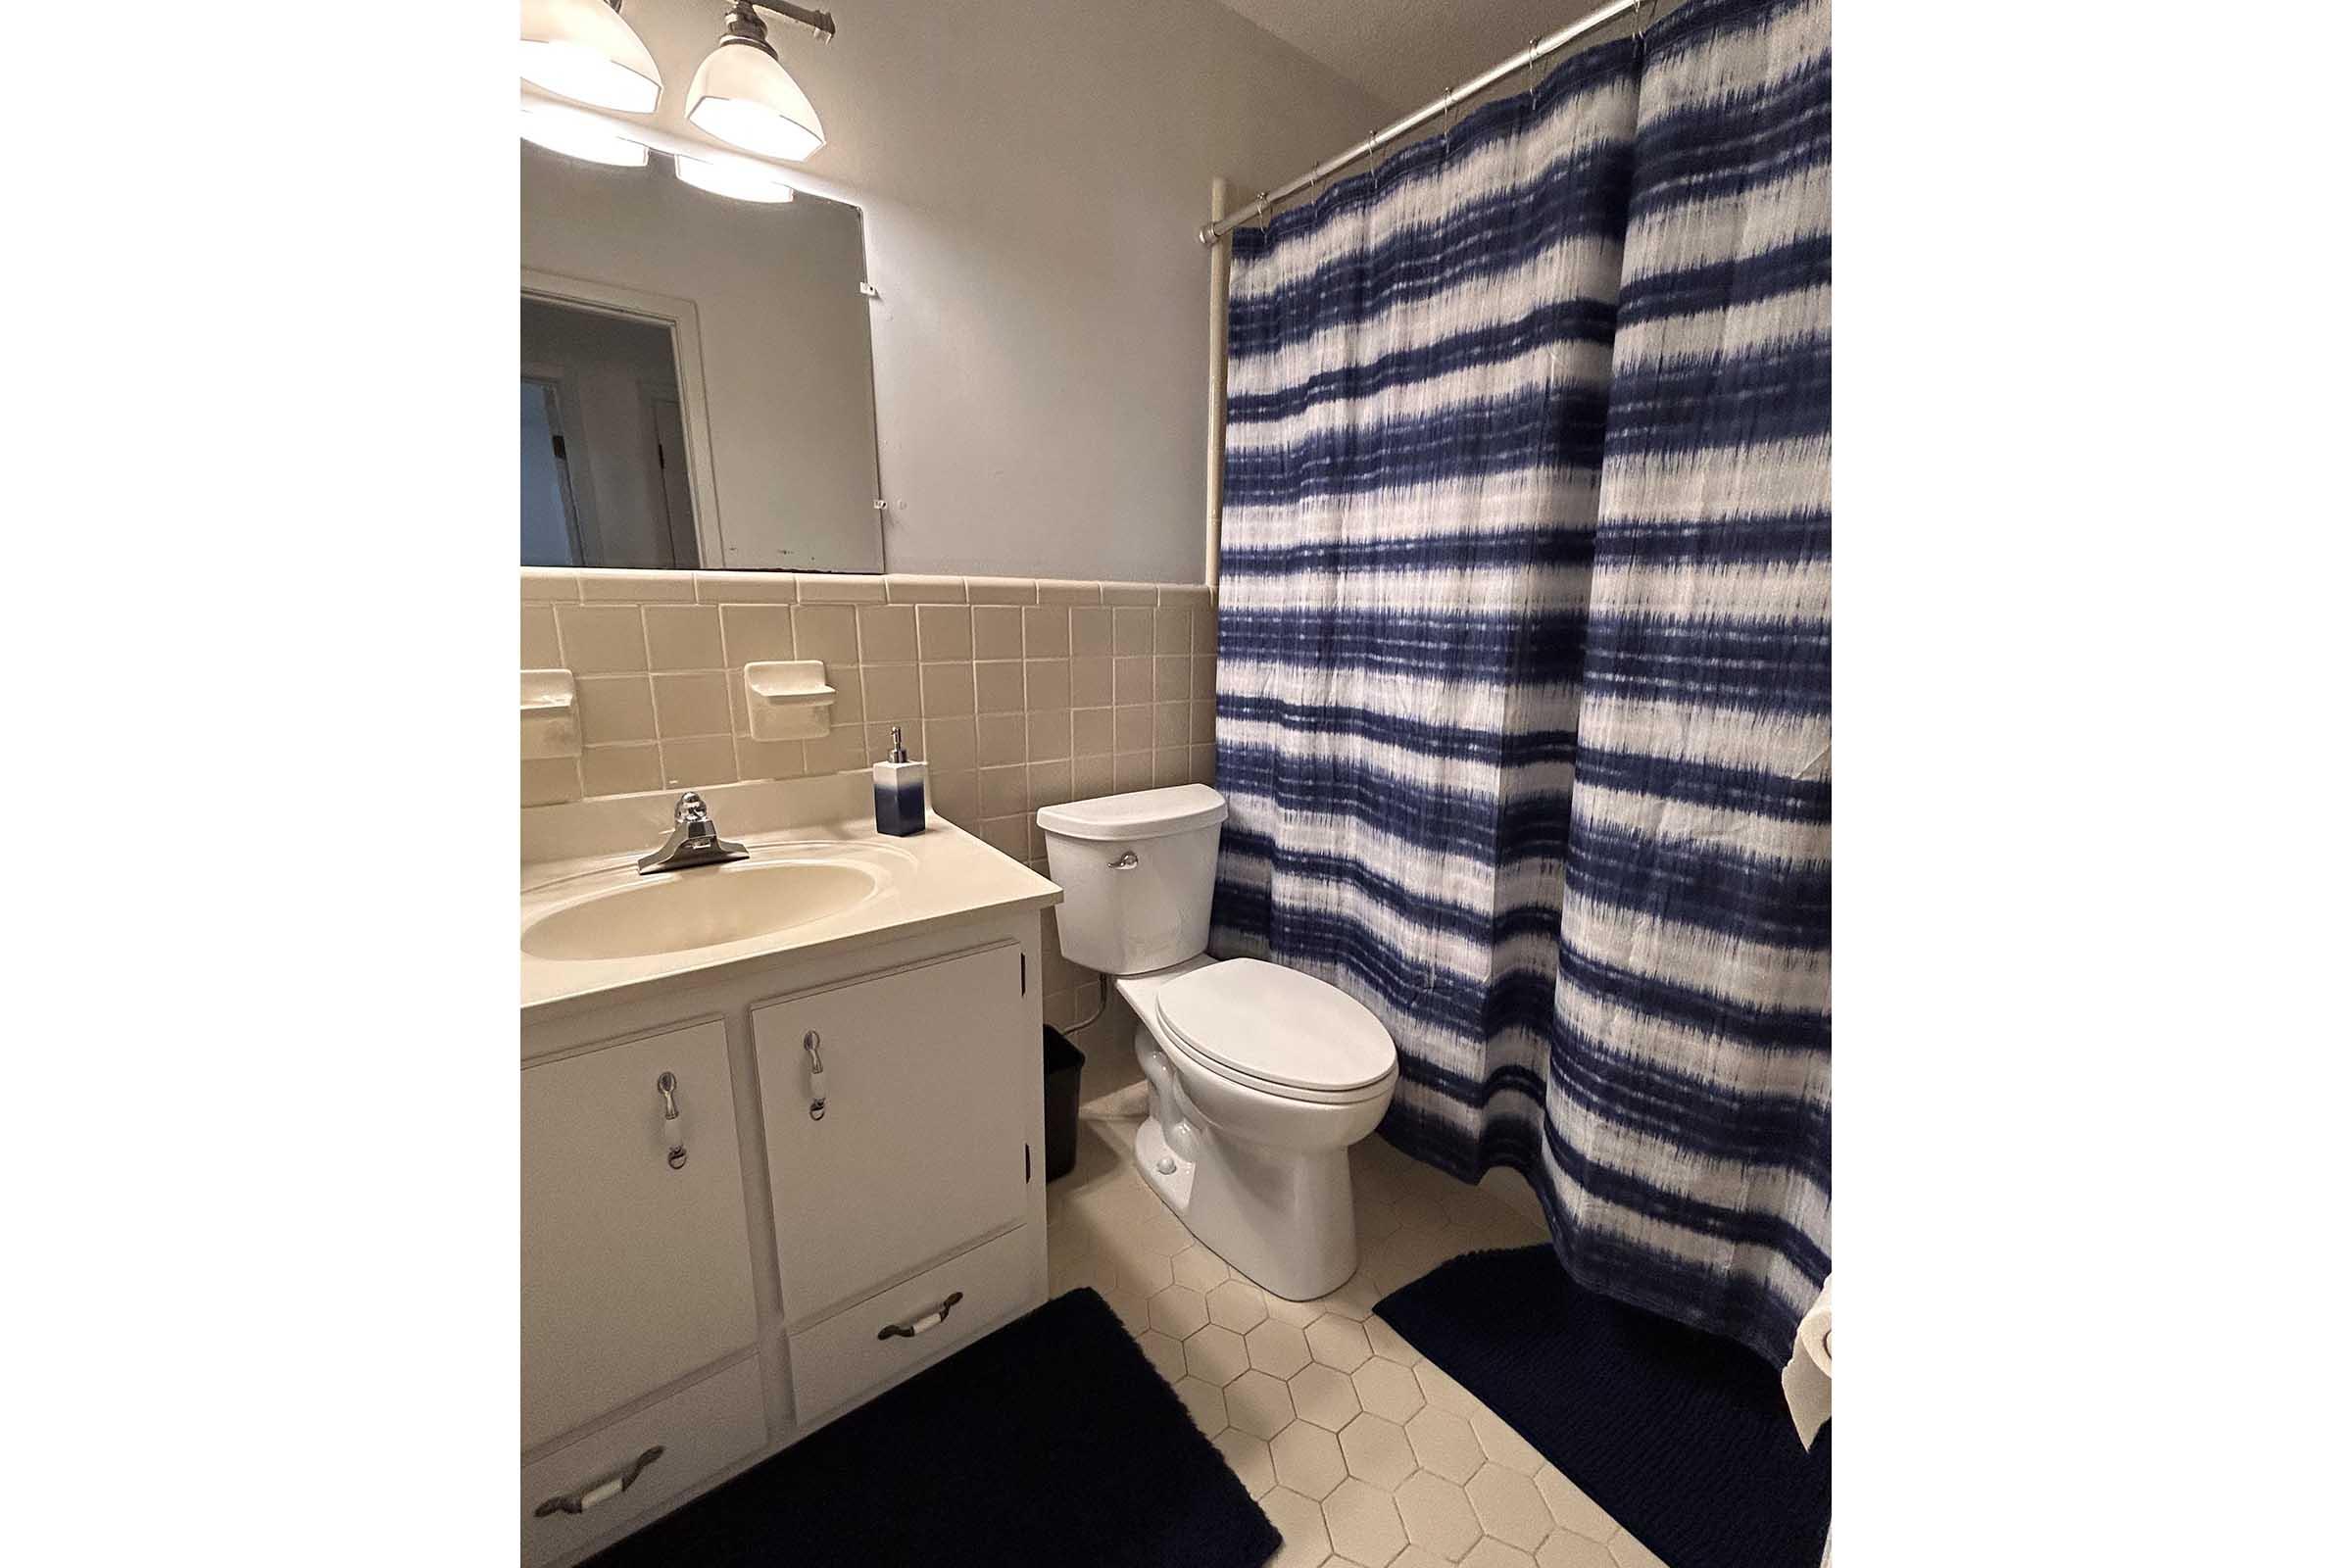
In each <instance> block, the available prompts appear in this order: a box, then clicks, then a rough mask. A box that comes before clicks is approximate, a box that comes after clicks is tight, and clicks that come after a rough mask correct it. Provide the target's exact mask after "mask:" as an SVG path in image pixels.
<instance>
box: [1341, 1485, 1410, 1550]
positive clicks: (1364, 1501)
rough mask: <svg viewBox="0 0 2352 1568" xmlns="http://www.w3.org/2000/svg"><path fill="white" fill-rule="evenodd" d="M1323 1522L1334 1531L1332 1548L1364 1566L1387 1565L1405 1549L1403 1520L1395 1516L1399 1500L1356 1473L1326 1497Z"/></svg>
mask: <svg viewBox="0 0 2352 1568" xmlns="http://www.w3.org/2000/svg"><path fill="white" fill-rule="evenodd" d="M1323 1523H1324V1525H1325V1526H1326V1527H1327V1528H1328V1529H1329V1530H1330V1532H1331V1545H1332V1549H1333V1550H1334V1551H1337V1552H1339V1553H1340V1554H1341V1555H1343V1556H1345V1557H1346V1558H1347V1559H1348V1561H1350V1562H1359V1563H1362V1564H1364V1568H1386V1564H1387V1563H1388V1561H1389V1559H1390V1558H1392V1557H1394V1556H1396V1555H1397V1553H1398V1552H1400V1551H1402V1550H1403V1549H1404V1521H1403V1520H1401V1519H1399V1518H1397V1503H1396V1500H1395V1499H1394V1498H1392V1497H1391V1496H1390V1495H1388V1494H1387V1493H1385V1492H1383V1491H1381V1490H1380V1489H1379V1488H1378V1487H1375V1486H1372V1485H1370V1484H1369V1483H1367V1482H1364V1481H1359V1480H1357V1479H1356V1478H1355V1477H1353V1476H1349V1477H1348V1479H1347V1480H1345V1481H1343V1482H1341V1483H1340V1484H1339V1486H1338V1487H1336V1488H1334V1489H1333V1491H1332V1494H1331V1495H1330V1496H1328V1497H1325V1498H1324V1499H1323Z"/></svg>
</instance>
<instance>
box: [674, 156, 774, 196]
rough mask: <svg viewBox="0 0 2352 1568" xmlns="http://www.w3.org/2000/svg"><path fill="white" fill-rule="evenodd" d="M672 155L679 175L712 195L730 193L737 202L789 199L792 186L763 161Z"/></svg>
mask: <svg viewBox="0 0 2352 1568" xmlns="http://www.w3.org/2000/svg"><path fill="white" fill-rule="evenodd" d="M672 159H673V161H674V162H675V163H676V164H677V166H678V177H679V178H680V179H682V180H684V181H685V182H686V183H687V184H689V185H692V186H693V187H694V188H695V189H697V190H707V191H709V192H711V194H712V195H713V196H731V197H733V198H734V199H735V200H737V201H739V202H788V201H790V200H792V187H791V186H790V185H787V184H785V183H784V180H783V178H782V176H780V175H779V174H777V172H775V171H774V170H772V169H770V168H768V167H767V166H766V165H764V164H755V163H752V162H751V161H750V160H748V159H743V158H689V157H687V156H686V155H685V154H684V153H677V154H673V155H672Z"/></svg>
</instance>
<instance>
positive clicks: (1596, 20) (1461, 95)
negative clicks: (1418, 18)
mask: <svg viewBox="0 0 2352 1568" xmlns="http://www.w3.org/2000/svg"><path fill="white" fill-rule="evenodd" d="M1649 3H1650V0H1609V3H1608V4H1607V5H1605V6H1602V7H1601V8H1600V9H1599V10H1597V11H1594V12H1592V13H1590V14H1589V15H1587V16H1584V17H1580V18H1578V19H1577V20H1576V21H1574V22H1571V23H1570V24H1568V25H1566V26H1565V27H1562V28H1561V29H1560V30H1559V31H1557V32H1552V33H1546V34H1545V35H1544V36H1543V37H1541V38H1538V39H1537V40H1536V41H1535V42H1534V43H1531V44H1529V45H1528V46H1527V47H1526V48H1524V49H1522V50H1520V51H1519V52H1518V53H1517V54H1515V55H1513V56H1511V58H1510V59H1508V60H1505V61H1503V62H1502V63H1501V64H1500V65H1498V66H1495V68H1493V69H1492V70H1489V71H1483V72H1481V73H1478V74H1477V75H1475V76H1472V77H1471V78H1470V79H1469V80H1468V81H1465V82H1463V83H1462V84H1461V85H1460V86H1458V87H1455V88H1454V89H1453V90H1452V91H1450V92H1446V93H1441V94H1439V95H1438V96H1437V97H1436V98H1434V99H1432V100H1430V101H1429V102H1428V103H1426V104H1423V105H1422V106H1421V107H1420V108H1418V109H1416V110H1414V111H1413V112H1412V113H1411V114H1409V115H1407V116H1405V117H1404V118H1403V119H1402V120H1399V121H1397V123H1395V124H1392V125H1389V126H1387V127H1385V128H1383V129H1380V130H1376V131H1374V132H1373V133H1372V134H1371V135H1369V136H1367V137H1365V138H1364V139H1363V140H1362V141H1359V142H1357V143H1356V144H1355V145H1354V146H1352V147H1350V148H1348V150H1347V151H1346V152H1344V153H1342V154H1340V155H1339V156H1338V157H1337V158H1326V159H1325V160H1323V162H1321V163H1319V164H1317V165H1316V166H1315V167H1314V168H1312V169H1310V170H1308V171H1307V172H1305V173H1303V174H1300V175H1299V177H1298V178H1297V179H1294V180H1292V181H1291V182H1290V183H1289V184H1287V185H1283V186H1279V187H1277V188H1276V189H1273V190H1268V191H1260V192H1258V195H1257V200H1256V201H1254V202H1252V203H1250V205H1249V206H1247V207H1245V208H1243V209H1242V210H1241V211H1240V212H1238V213H1235V214H1234V215H1233V216H1232V217H1230V218H1215V219H1213V220H1212V221H1209V222H1206V223H1203V224H1201V244H1203V245H1214V244H1215V243H1216V242H1217V241H1219V240H1221V239H1223V238H1224V237H1225V236H1226V235H1228V234H1230V233H1232V232H1233V231H1234V230H1235V229H1237V228H1239V227H1241V226H1242V225H1243V224H1244V223H1253V222H1255V221H1258V220H1259V219H1261V218H1263V217H1265V216H1266V210H1267V209H1268V208H1270V207H1272V206H1273V205H1274V204H1275V203H1277V202H1280V201H1286V200H1288V199H1289V198H1291V197H1293V196H1296V195H1298V194H1299V192H1300V191H1302V190H1304V189H1306V188H1307V187H1308V186H1309V185H1312V184H1314V183H1315V182H1316V181H1318V180H1320V179H1323V178H1324V177H1326V176H1327V175H1330V174H1333V173H1336V172H1339V171H1340V170H1343V169H1345V168H1347V167H1348V165H1349V164H1352V163H1354V162H1355V161H1356V160H1357V159H1358V158H1361V157H1363V156H1364V155H1365V154H1366V153H1376V152H1378V151H1380V150H1381V149H1382V148H1383V147H1386V146H1387V145H1388V144H1389V143H1391V142H1393V141H1395V140H1396V139H1397V137H1399V136H1401V135H1403V134H1404V133H1405V132H1406V131H1408V130H1411V129H1412V128H1413V127H1414V126H1415V125H1418V124H1421V123H1424V122H1425V121H1429V120H1434V119H1436V118H1437V117H1438V116H1439V115H1442V114H1444V113H1446V111H1447V110H1449V109H1451V108H1452V107H1453V106H1454V105H1456V104H1458V103H1461V102H1463V101H1464V100H1465V99H1469V98H1473V97H1476V96H1477V95H1478V94H1480V93H1482V92H1484V91H1486V90H1487V89H1488V88H1489V87H1492V86H1494V85H1495V83H1496V82H1498V81H1500V80H1501V79H1502V78H1503V77H1505V76H1507V75H1509V74H1510V73H1512V72H1514V71H1517V70H1519V69H1520V68H1521V67H1523V66H1529V65H1533V64H1534V63H1535V62H1536V61H1539V60H1541V59H1543V58H1544V56H1545V55H1547V54H1550V53H1551V52H1552V51H1553V50H1555V49H1558V48H1559V47H1560V46H1561V45H1563V44H1566V43H1571V42H1573V41H1575V40H1576V39H1578V38H1581V37H1583V36H1584V35H1585V34H1586V33H1588V32H1591V31H1592V30H1593V28H1595V27H1598V26H1601V25H1605V24H1607V23H1611V22H1614V21H1616V20H1617V19H1618V18H1619V17H1622V16H1624V15H1625V14H1626V13H1627V12H1628V11H1632V10H1635V9H1637V8H1639V7H1642V6H1645V5H1648V4H1649Z"/></svg>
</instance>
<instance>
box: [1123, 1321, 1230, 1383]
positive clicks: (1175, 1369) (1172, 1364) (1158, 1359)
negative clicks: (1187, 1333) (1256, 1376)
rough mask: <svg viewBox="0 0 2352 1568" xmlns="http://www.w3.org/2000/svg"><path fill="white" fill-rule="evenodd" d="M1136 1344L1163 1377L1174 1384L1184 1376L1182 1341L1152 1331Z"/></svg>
mask: <svg viewBox="0 0 2352 1568" xmlns="http://www.w3.org/2000/svg"><path fill="white" fill-rule="evenodd" d="M1135 1343H1136V1344H1137V1345H1138V1346H1139V1347H1141V1348H1142V1349H1143V1352H1144V1357H1145V1359H1147V1360H1149V1361H1150V1362H1151V1363H1152V1366H1153V1367H1154V1368H1155V1369H1156V1370H1157V1371H1158V1373H1159V1375H1160V1376H1161V1377H1163V1378H1166V1379H1167V1380H1168V1381H1169V1382H1170V1383H1173V1382H1175V1381H1176V1380H1177V1379H1178V1378H1180V1377H1183V1376H1184V1346H1183V1344H1182V1343H1181V1342H1180V1341H1176V1340H1171V1339H1169V1338H1168V1337H1167V1336H1166V1335H1165V1334H1162V1333H1160V1332H1159V1331H1158V1330H1157V1329H1151V1330H1147V1331H1146V1332H1144V1333H1142V1334H1139V1335H1137V1336H1136V1337H1135ZM1227 1381H1229V1382H1230V1381H1231V1380H1230V1379H1228V1380H1227Z"/></svg>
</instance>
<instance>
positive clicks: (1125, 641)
mask: <svg viewBox="0 0 2352 1568" xmlns="http://www.w3.org/2000/svg"><path fill="white" fill-rule="evenodd" d="M1153 614H1154V612H1152V611H1149V610H1135V609H1119V610H1114V611H1112V612H1111V618H1110V651H1111V652H1112V653H1114V654H1148V653H1150V652H1151V651H1152V615H1153Z"/></svg>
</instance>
